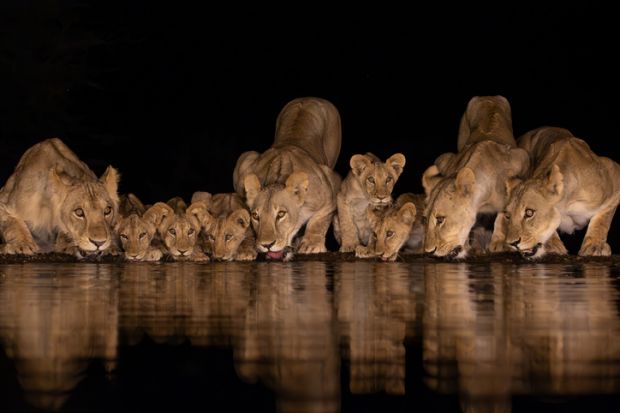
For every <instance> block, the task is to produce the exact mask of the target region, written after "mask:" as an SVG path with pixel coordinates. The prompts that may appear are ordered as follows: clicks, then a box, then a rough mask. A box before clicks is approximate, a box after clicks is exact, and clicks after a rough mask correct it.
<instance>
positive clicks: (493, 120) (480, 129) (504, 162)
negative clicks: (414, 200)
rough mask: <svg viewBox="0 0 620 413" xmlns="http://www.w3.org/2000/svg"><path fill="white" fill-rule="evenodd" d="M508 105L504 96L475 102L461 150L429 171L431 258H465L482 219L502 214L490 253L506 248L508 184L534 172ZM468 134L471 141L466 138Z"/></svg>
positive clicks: (464, 125)
mask: <svg viewBox="0 0 620 413" xmlns="http://www.w3.org/2000/svg"><path fill="white" fill-rule="evenodd" d="M506 105H507V101H506V100H505V98H503V97H501V96H495V97H478V96H477V97H474V98H472V100H471V101H470V102H469V104H468V105H467V110H466V112H465V114H464V115H463V120H462V122H461V127H460V130H459V144H458V146H459V148H461V150H460V151H459V152H458V153H456V154H452V153H448V154H443V155H441V156H440V157H439V158H437V160H436V161H435V164H434V165H432V166H430V167H429V168H428V169H427V170H426V171H425V172H424V174H423V176H422V185H423V186H424V191H425V193H426V197H427V198H426V208H425V211H424V216H425V217H426V219H427V228H426V234H425V240H424V243H425V247H424V249H425V251H426V252H427V253H430V254H434V255H435V256H439V257H445V256H447V257H449V258H463V257H465V256H466V255H467V253H468V251H469V242H468V240H469V233H470V231H471V229H472V227H473V226H474V224H475V222H476V217H477V215H478V214H497V217H496V219H495V223H494V229H493V235H492V239H491V244H490V246H489V249H490V251H492V252H497V251H502V250H503V249H504V240H505V233H504V224H503V220H504V218H503V215H502V214H501V211H503V210H504V208H505V206H506V202H507V200H508V194H507V192H506V187H505V185H504V182H505V181H507V180H509V179H514V178H520V177H523V176H525V174H527V171H528V168H529V155H528V153H527V152H526V151H525V150H524V149H521V148H517V147H516V146H517V145H516V142H515V140H514V137H512V127H511V120H510V119H508V118H505V117H507V116H509V114H510V110H507V109H506ZM508 108H509V106H508ZM470 112H473V113H470ZM467 134H469V136H470V137H471V139H470V140H467V139H465V138H464V136H465V135H467Z"/></svg>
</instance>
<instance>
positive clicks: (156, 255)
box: [143, 249, 164, 261]
mask: <svg viewBox="0 0 620 413" xmlns="http://www.w3.org/2000/svg"><path fill="white" fill-rule="evenodd" d="M163 255H164V254H163V253H162V252H161V251H160V250H158V249H152V250H149V251H147V253H146V254H144V258H143V260H144V261H159V260H161V257H162V256H163Z"/></svg>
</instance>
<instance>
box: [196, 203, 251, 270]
mask: <svg viewBox="0 0 620 413" xmlns="http://www.w3.org/2000/svg"><path fill="white" fill-rule="evenodd" d="M249 227H250V213H249V212H248V211H247V210H245V209H237V210H235V211H233V212H231V213H230V214H229V215H228V216H226V217H222V218H219V219H213V221H212V222H211V224H208V225H207V226H206V227H205V234H206V238H207V243H208V245H209V249H210V250H211V251H212V254H213V258H215V259H218V260H222V261H232V260H233V259H234V258H235V255H236V254H237V251H238V250H239V246H240V245H241V243H242V242H243V241H244V240H245V239H246V237H247V235H248V229H249Z"/></svg>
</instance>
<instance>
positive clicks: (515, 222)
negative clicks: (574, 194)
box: [504, 165, 564, 257]
mask: <svg viewBox="0 0 620 413" xmlns="http://www.w3.org/2000/svg"><path fill="white" fill-rule="evenodd" d="M563 189H564V187H563V176H562V173H561V172H560V169H559V168H558V167H557V166H556V165H554V166H553V168H552V169H551V172H550V173H549V175H548V176H547V177H545V178H544V179H530V180H528V181H525V182H522V183H518V184H516V186H514V188H510V187H508V188H507V190H508V192H509V193H510V199H509V201H508V205H507V206H506V211H505V212H504V215H505V218H506V220H507V222H508V228H507V233H506V243H507V244H508V245H510V246H512V247H513V248H516V249H517V250H518V251H519V252H520V253H521V254H522V255H524V256H526V257H539V256H542V255H543V254H544V248H542V247H543V246H544V244H545V242H547V240H549V238H551V236H552V235H553V233H554V232H555V231H556V229H557V228H558V227H559V226H560V221H561V215H560V212H559V211H558V209H557V208H556V205H557V204H558V202H559V201H560V199H561V197H562V194H563Z"/></svg>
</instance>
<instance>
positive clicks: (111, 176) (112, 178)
mask: <svg viewBox="0 0 620 413" xmlns="http://www.w3.org/2000/svg"><path fill="white" fill-rule="evenodd" d="M120 179H121V175H120V174H119V173H118V171H117V170H116V168H114V167H112V166H111V165H110V166H108V167H107V168H106V170H105V172H104V173H103V175H101V178H99V182H101V183H102V184H103V186H104V187H105V189H106V191H107V192H108V195H110V198H112V200H113V201H114V202H116V203H117V204H118V181H119V180H120Z"/></svg>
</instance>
